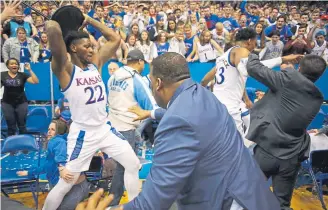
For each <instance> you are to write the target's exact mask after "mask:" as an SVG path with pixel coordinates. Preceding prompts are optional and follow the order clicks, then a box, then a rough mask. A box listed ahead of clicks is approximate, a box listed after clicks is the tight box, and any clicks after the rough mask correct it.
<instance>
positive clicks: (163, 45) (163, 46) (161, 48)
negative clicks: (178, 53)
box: [154, 32, 170, 58]
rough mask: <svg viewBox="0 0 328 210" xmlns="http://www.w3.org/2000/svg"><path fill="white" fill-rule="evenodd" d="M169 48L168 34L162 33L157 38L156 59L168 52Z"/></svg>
mask: <svg viewBox="0 0 328 210" xmlns="http://www.w3.org/2000/svg"><path fill="white" fill-rule="evenodd" d="M169 47H170V44H169V43H168V42H167V38H166V32H160V33H159V34H158V36H157V42H156V48H157V55H156V56H155V57H157V56H159V55H162V54H164V53H166V52H168V51H169ZM155 57H154V58H155Z"/></svg>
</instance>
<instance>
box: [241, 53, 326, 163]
mask: <svg viewBox="0 0 328 210" xmlns="http://www.w3.org/2000/svg"><path fill="white" fill-rule="evenodd" d="M247 71H248V74H249V76H251V77H253V78H255V79H256V80H258V81H259V82H261V83H263V84H264V85H266V86H267V87H268V88H269V91H268V92H267V93H266V94H265V96H264V97H263V98H262V99H261V100H259V101H258V102H257V103H255V104H254V106H253V107H252V109H251V110H250V119H251V121H250V127H249V130H248V134H247V136H246V138H247V139H249V140H251V141H254V142H256V143H257V145H258V146H260V147H261V148H262V149H264V150H265V151H266V152H268V153H269V154H271V155H273V156H275V157H277V158H280V159H289V158H292V157H295V155H299V156H300V158H301V160H302V159H304V158H306V157H304V156H307V155H308V154H307V151H308V150H309V145H310V137H309V135H308V133H307V132H306V128H307V127H308V125H309V124H310V123H311V121H312V119H313V118H314V117H315V116H316V114H317V113H318V112H319V110H320V106H321V105H322V103H323V97H322V94H321V92H320V91H319V89H318V88H317V87H316V86H315V85H314V83H313V82H312V81H311V80H309V79H307V78H306V77H305V76H304V75H302V74H301V73H300V72H298V71H296V70H294V69H286V70H281V71H273V70H271V69H269V68H267V67H265V66H264V65H263V64H261V62H260V61H259V59H258V56H257V55H254V54H251V55H250V56H249V58H248V62H247Z"/></svg>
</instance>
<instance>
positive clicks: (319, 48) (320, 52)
mask: <svg viewBox="0 0 328 210" xmlns="http://www.w3.org/2000/svg"><path fill="white" fill-rule="evenodd" d="M326 48H327V42H326V41H324V42H323V44H322V45H321V46H319V45H318V43H317V41H314V47H313V49H312V52H311V54H312V55H318V56H320V57H322V56H323V54H324V51H325V50H326Z"/></svg>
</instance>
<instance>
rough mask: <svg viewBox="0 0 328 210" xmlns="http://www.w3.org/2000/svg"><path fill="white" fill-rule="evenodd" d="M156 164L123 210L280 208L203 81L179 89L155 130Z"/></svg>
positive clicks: (229, 118)
mask: <svg viewBox="0 0 328 210" xmlns="http://www.w3.org/2000/svg"><path fill="white" fill-rule="evenodd" d="M154 151H155V153H154V157H153V165H152V168H151V170H150V173H149V175H148V177H147V179H146V182H145V183H144V185H143V189H142V191H141V193H140V194H139V196H138V197H136V198H135V199H134V200H133V201H131V202H130V203H128V204H126V205H125V206H124V210H130V209H131V210H132V209H142V210H162V209H163V210H164V209H169V208H170V206H171V205H172V203H173V202H174V201H176V200H177V202H178V206H179V209H181V210H200V209H201V210H211V209H213V210H225V209H230V206H231V201H232V198H233V199H235V200H236V201H237V202H238V203H239V204H241V206H243V207H244V208H245V209H250V210H263V209H266V210H278V209H279V210H280V206H279V203H278V201H277V199H276V197H275V196H274V195H273V193H272V192H271V191H270V189H269V187H268V185H267V184H266V181H265V179H264V175H263V174H262V172H261V170H260V168H259V167H258V165H257V164H256V163H255V161H254V160H253V158H252V156H251V154H250V152H249V151H248V150H247V149H246V147H245V146H244V144H243V140H242V137H241V136H240V134H239V132H238V131H237V128H236V125H235V123H234V121H233V119H232V118H231V116H230V115H229V114H228V111H227V109H226V107H225V106H224V105H223V104H221V103H220V102H219V101H218V100H217V98H216V97H215V96H214V95H213V94H212V93H211V92H210V91H208V90H207V89H205V88H204V87H202V86H201V85H200V84H196V83H195V82H193V81H192V80H191V79H187V80H185V81H184V82H183V83H182V84H181V86H180V87H179V88H178V89H177V90H176V92H175V94H174V96H173V97H172V99H171V101H170V103H169V106H168V109H167V111H166V113H165V115H164V116H163V118H162V120H161V121H160V123H159V125H158V128H157V131H156V134H155V147H154Z"/></svg>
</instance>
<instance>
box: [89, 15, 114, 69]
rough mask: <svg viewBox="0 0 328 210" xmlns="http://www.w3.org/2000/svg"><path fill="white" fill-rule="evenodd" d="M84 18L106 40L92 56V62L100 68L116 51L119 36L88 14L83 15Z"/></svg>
mask: <svg viewBox="0 0 328 210" xmlns="http://www.w3.org/2000/svg"><path fill="white" fill-rule="evenodd" d="M84 18H85V21H86V22H87V23H88V24H90V25H92V26H93V27H95V28H96V29H98V30H99V31H100V32H101V34H102V35H103V36H104V37H105V39H106V40H107V42H106V44H105V45H104V46H102V47H101V48H100V50H99V52H98V54H95V56H94V58H93V62H94V64H96V65H97V67H98V69H101V68H102V66H103V65H104V63H106V62H107V61H108V60H109V59H110V58H111V57H112V56H113V54H115V53H116V50H117V48H118V47H119V45H120V41H121V37H120V35H118V34H117V33H116V32H115V31H114V30H113V29H111V28H108V26H106V25H105V24H102V23H100V22H99V21H97V20H94V19H92V18H91V17H89V16H88V15H84Z"/></svg>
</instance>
